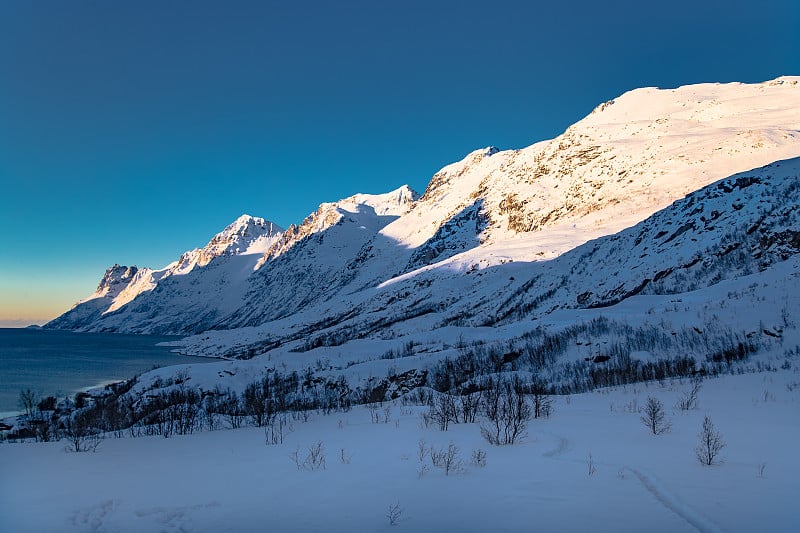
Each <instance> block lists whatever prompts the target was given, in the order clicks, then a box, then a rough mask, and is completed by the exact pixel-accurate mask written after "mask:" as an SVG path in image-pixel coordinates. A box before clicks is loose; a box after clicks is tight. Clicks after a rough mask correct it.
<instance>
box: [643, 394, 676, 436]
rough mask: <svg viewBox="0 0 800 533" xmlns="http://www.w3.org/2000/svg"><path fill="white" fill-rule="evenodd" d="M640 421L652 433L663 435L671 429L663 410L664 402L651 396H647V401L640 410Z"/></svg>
mask: <svg viewBox="0 0 800 533" xmlns="http://www.w3.org/2000/svg"><path fill="white" fill-rule="evenodd" d="M641 421H642V423H643V424H644V425H645V426H647V429H649V430H650V432H651V433H652V434H653V435H663V434H664V433H668V432H669V430H670V429H672V424H671V423H670V421H669V420H668V419H667V414H666V412H665V411H664V404H663V403H661V400H659V399H658V398H654V397H652V396H648V398H647V403H646V404H645V406H644V409H643V410H642V416H641Z"/></svg>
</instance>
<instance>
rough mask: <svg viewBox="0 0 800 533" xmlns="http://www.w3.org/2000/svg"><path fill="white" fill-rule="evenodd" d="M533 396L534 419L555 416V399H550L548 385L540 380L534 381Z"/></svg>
mask: <svg viewBox="0 0 800 533" xmlns="http://www.w3.org/2000/svg"><path fill="white" fill-rule="evenodd" d="M531 395H532V398H533V402H532V403H533V418H550V415H552V414H553V398H551V397H550V390H549V388H548V386H547V383H545V381H544V380H542V379H540V378H536V379H534V380H533V383H531ZM567 398H569V397H567Z"/></svg>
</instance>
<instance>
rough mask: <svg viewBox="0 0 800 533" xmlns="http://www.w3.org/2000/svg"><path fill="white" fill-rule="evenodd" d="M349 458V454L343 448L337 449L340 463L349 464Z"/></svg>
mask: <svg viewBox="0 0 800 533" xmlns="http://www.w3.org/2000/svg"><path fill="white" fill-rule="evenodd" d="M350 459H351V456H350V455H348V454H347V452H345V451H344V448H341V449H340V450H339V462H340V463H342V464H343V465H349V464H350Z"/></svg>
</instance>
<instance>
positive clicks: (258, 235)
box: [47, 215, 283, 331]
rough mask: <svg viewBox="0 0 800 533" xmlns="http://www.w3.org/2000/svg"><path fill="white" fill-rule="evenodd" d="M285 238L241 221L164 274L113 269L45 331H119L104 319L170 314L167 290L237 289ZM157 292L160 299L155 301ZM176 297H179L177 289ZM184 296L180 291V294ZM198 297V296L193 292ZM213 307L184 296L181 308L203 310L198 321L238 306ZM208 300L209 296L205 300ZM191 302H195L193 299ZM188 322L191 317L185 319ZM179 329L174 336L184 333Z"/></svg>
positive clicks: (266, 225) (226, 301)
mask: <svg viewBox="0 0 800 533" xmlns="http://www.w3.org/2000/svg"><path fill="white" fill-rule="evenodd" d="M282 235H283V230H282V229H281V228H280V227H278V226H277V225H276V224H273V223H272V222H269V221H266V220H264V219H263V218H258V217H252V216H250V215H242V216H240V217H239V218H237V219H236V220H235V221H233V222H232V223H231V224H229V225H228V226H227V227H226V228H225V229H224V230H222V231H221V232H219V233H218V234H216V235H215V236H214V237H213V238H212V239H211V241H209V243H208V244H207V245H206V246H204V247H203V248H195V249H194V250H189V251H187V252H184V253H183V254H182V255H181V257H180V258H179V259H178V260H177V261H174V262H172V263H170V264H169V265H167V266H166V267H164V268H162V269H160V270H152V269H150V268H137V267H135V266H132V267H125V266H120V265H114V266H112V267H110V268H109V269H108V270H107V271H106V273H105V275H104V276H103V280H102V281H101V282H100V284H99V285H98V287H97V290H96V291H95V292H94V294H92V295H91V296H89V297H88V298H86V299H85V300H81V301H80V302H78V303H77V304H75V306H74V307H73V308H72V309H70V310H69V311H67V312H66V313H64V314H63V315H61V316H59V317H58V318H56V319H55V320H53V321H52V322H50V323H49V324H48V325H47V327H51V328H58V329H93V330H110V331H115V330H116V328H114V327H113V326H105V325H102V323H103V322H104V321H105V320H106V317H109V316H113V315H114V314H117V315H119V314H123V315H124V314H125V313H126V312H128V310H129V309H131V308H137V309H142V308H146V309H148V310H149V311H148V314H149V315H151V316H156V315H157V314H158V312H159V310H162V311H163V310H166V309H167V307H169V306H168V305H166V306H165V305H164V297H163V296H161V295H162V294H165V293H169V292H170V289H169V288H168V287H173V288H174V287H186V288H188V287H190V286H196V285H197V284H198V283H200V284H203V285H204V286H214V285H219V286H220V287H222V286H226V287H230V288H232V287H234V286H236V285H237V284H241V283H242V282H243V280H244V279H246V278H247V276H248V275H249V274H250V273H251V272H252V271H253V269H254V268H255V266H256V264H257V263H258V260H259V258H260V257H261V256H262V255H263V254H264V253H265V252H266V250H267V249H268V248H269V247H270V246H272V245H273V244H274V243H275V242H277V241H278V240H279V239H280V237H281V236H282ZM154 290H156V293H157V295H151V294H150V293H151V291H154ZM172 292H175V291H174V289H173V291H172ZM178 292H180V290H179V291H178ZM192 292H193V293H194V294H195V295H196V294H197V291H196V290H193V291H192ZM225 292H226V298H223V299H217V300H215V301H214V302H203V301H202V298H194V300H198V302H194V303H196V304H197V305H192V303H193V302H192V301H187V300H186V298H185V296H186V295H185V294H184V299H183V301H182V304H184V305H188V306H189V307H190V308H193V309H194V310H195V311H197V309H198V308H200V309H202V314H201V315H200V316H199V317H196V318H197V319H198V320H204V319H205V320H208V316H209V315H208V308H209V307H211V306H212V305H217V306H219V307H222V308H224V306H225V305H228V306H230V305H234V306H235V302H236V300H235V299H233V300H232V299H231V298H230V297H227V296H229V295H230V293H229V291H227V290H226V291H225ZM207 296H208V295H207ZM189 300H191V298H189ZM187 316H189V315H187ZM181 329H182V328H181V327H180V326H177V327H176V331H180V330H181Z"/></svg>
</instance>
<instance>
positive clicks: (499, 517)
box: [0, 369, 800, 533]
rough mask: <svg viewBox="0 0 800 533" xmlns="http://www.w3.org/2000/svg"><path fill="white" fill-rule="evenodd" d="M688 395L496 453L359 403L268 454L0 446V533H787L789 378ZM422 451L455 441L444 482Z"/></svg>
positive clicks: (619, 404) (259, 432) (230, 440)
mask: <svg viewBox="0 0 800 533" xmlns="http://www.w3.org/2000/svg"><path fill="white" fill-rule="evenodd" d="M690 387H691V384H690V383H688V382H686V381H684V382H678V381H675V382H665V383H664V384H663V385H661V384H658V383H649V384H637V385H633V386H627V387H625V388H617V389H614V390H600V391H595V392H593V393H587V394H581V395H574V396H571V397H557V398H556V402H555V412H554V414H553V416H552V418H550V419H546V420H532V421H531V423H530V425H529V428H528V436H527V438H526V439H525V440H524V442H522V443H520V444H516V445H512V446H505V447H495V446H490V445H489V444H488V443H487V442H486V441H485V440H484V439H483V438H482V437H481V436H480V431H479V427H478V425H477V424H458V425H452V426H451V429H450V430H449V431H446V432H442V431H439V430H438V429H435V428H434V427H433V426H431V427H430V428H424V427H423V426H422V424H421V418H420V416H419V415H420V413H421V412H422V411H424V410H425V409H426V408H423V407H417V406H403V405H402V403H401V402H399V401H398V402H387V403H385V404H384V406H383V407H381V408H379V409H378V410H377V411H376V415H377V416H378V417H379V418H380V420H381V421H380V423H374V422H372V413H371V412H370V410H369V409H368V408H366V407H363V406H360V407H356V408H354V409H353V410H352V411H350V412H348V413H333V414H331V415H329V416H324V415H320V414H313V415H312V416H311V417H310V419H309V420H308V421H307V422H304V421H302V420H297V421H294V422H293V426H294V430H293V431H292V432H291V433H289V434H288V435H287V436H286V439H285V442H284V443H283V444H278V445H270V446H267V445H265V435H264V431H263V429H261V428H244V429H239V430H224V431H216V432H204V433H197V434H194V435H190V436H174V437H171V438H169V439H164V438H161V437H145V438H138V439H130V438H123V439H113V438H110V439H106V440H104V441H103V442H102V444H101V445H100V447H99V448H98V450H97V452H96V453H67V452H65V451H64V443H63V442H60V443H45V444H33V443H24V444H20V443H3V444H1V445H0V471H2V473H3V483H2V489H0V491H1V492H2V494H0V530H2V531H16V532H20V533H22V532H27V531H66V532H69V531H97V532H104V531H108V532H110V531H116V532H126V531H132V532H133V531H137V532H138V531H215V532H218V531H326V532H338V531H342V532H344V531H443V530H444V531H448V530H455V531H476V532H477V531H509V532H512V531H553V530H556V529H558V530H560V531H586V530H590V529H592V530H598V529H599V530H614V531H631V532H634V531H670V532H672V531H755V530H768V531H796V530H798V528H799V527H800V515H798V513H797V511H796V507H795V505H794V503H795V502H794V500H795V499H796V495H797V494H800V461H799V460H798V459H797V456H796V453H795V451H794V444H795V443H796V442H797V440H798V437H800V419H798V417H797V412H798V406H800V374H799V373H798V372H797V369H788V370H780V371H778V372H770V373H758V374H745V375H739V376H725V377H721V378H716V379H708V380H705V381H704V382H703V387H702V389H701V391H700V394H699V407H698V409H696V410H692V411H687V412H681V411H674V410H673V405H674V404H675V403H676V401H677V399H678V398H679V396H680V395H681V394H682V393H684V392H685V391H687V390H688V389H689V388H690ZM649 396H653V397H656V398H658V399H659V400H661V401H662V402H663V404H664V406H665V407H666V410H667V414H668V417H669V418H670V420H671V422H672V430H671V432H669V433H667V434H664V435H659V436H655V435H652V434H651V433H649V432H648V430H647V428H646V427H645V426H644V425H643V424H642V422H641V421H640V420H639V417H640V414H639V413H638V412H636V411H637V409H638V408H639V407H641V406H643V405H644V403H645V402H646V400H647V398H648V397H649ZM384 407H387V408H388V409H389V411H390V414H389V421H388V422H387V423H384V419H385V411H384ZM705 415H709V416H710V417H711V418H712V419H713V422H714V424H715V426H716V427H717V429H718V430H719V431H720V433H721V434H722V436H723V438H724V440H725V442H726V443H727V446H726V447H725V448H724V449H723V451H722V458H723V460H724V462H723V463H722V464H720V465H717V466H712V467H704V466H701V465H700V463H699V462H698V461H697V459H696V458H695V456H694V451H693V450H694V447H695V446H696V445H697V443H698V438H697V434H698V432H699V431H700V428H701V424H702V420H703V417H704V416H705ZM420 440H423V441H424V442H425V447H426V448H428V449H429V448H430V447H433V448H434V449H443V448H446V447H447V446H448V445H449V444H450V443H451V442H452V443H453V444H455V445H456V446H457V447H458V448H459V450H460V452H459V456H460V458H461V460H462V461H463V471H461V472H456V473H451V474H450V475H445V473H444V471H443V470H442V469H439V468H435V467H433V466H431V462H430V456H429V454H428V455H426V456H425V457H424V458H423V461H422V462H421V461H420V460H419V457H418V449H419V443H420ZM317 442H322V443H323V446H324V450H325V459H326V468H325V469H320V470H309V469H302V468H298V467H297V466H296V465H295V463H294V462H293V460H292V459H291V458H290V456H291V455H292V453H293V452H294V451H295V450H297V451H298V453H299V457H300V459H301V460H302V459H303V458H304V457H305V455H306V454H307V453H308V450H309V447H311V446H312V445H314V444H315V443H317ZM342 449H344V453H345V456H346V458H348V460H349V463H343V462H341V460H340V457H341V450H342ZM475 449H482V450H484V451H485V452H486V454H487V464H486V466H485V467H479V466H475V465H472V464H470V457H471V454H472V452H473V450H475ZM589 454H591V455H592V459H593V461H594V464H595V468H596V470H595V473H594V474H593V475H589V473H588V471H589V468H588V457H589ZM423 464H424V465H427V466H426V471H424V472H423V473H422V474H420V472H421V465H423ZM760 465H765V467H764V469H763V473H761V474H760V468H759V466H760ZM395 504H399V507H400V509H401V512H400V513H399V516H398V520H397V524H396V525H395V526H392V525H390V523H389V519H388V518H387V514H388V513H389V508H390V506H392V505H395Z"/></svg>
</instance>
